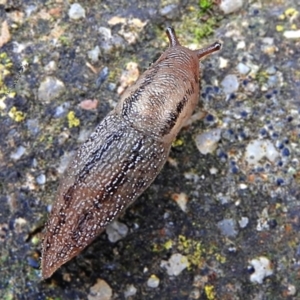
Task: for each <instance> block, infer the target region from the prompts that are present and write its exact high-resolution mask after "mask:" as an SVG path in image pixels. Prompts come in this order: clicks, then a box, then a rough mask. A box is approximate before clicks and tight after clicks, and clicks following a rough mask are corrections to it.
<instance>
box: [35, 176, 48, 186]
mask: <svg viewBox="0 0 300 300" xmlns="http://www.w3.org/2000/svg"><path fill="white" fill-rule="evenodd" d="M36 182H37V183H38V184H39V185H43V184H45V183H46V176H45V174H40V175H39V176H38V177H37V178H36Z"/></svg>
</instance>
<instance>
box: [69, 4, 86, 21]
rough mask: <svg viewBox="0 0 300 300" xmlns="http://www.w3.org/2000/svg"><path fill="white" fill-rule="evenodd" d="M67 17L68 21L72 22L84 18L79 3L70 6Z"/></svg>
mask: <svg viewBox="0 0 300 300" xmlns="http://www.w3.org/2000/svg"><path fill="white" fill-rule="evenodd" d="M68 15H69V17H70V19H73V20H78V19H81V18H85V9H84V8H83V7H82V6H81V5H80V4H79V3H73V4H72V5H71V6H70V9H69V12H68Z"/></svg>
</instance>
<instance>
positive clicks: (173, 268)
mask: <svg viewBox="0 0 300 300" xmlns="http://www.w3.org/2000/svg"><path fill="white" fill-rule="evenodd" d="M188 265H189V262H188V259H187V257H186V256H184V255H182V254H180V253H175V254H173V255H172V256H171V257H170V259H169V260H168V261H165V260H162V261H161V264H160V266H161V267H162V268H164V269H166V270H167V273H168V275H169V276H178V275H179V274H180V273H181V272H182V271H183V270H184V269H186V268H187V267H188Z"/></svg>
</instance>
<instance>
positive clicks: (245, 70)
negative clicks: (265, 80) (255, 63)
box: [236, 62, 251, 75]
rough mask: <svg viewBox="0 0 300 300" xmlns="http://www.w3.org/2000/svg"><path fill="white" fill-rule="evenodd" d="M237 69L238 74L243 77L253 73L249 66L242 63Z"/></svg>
mask: <svg viewBox="0 0 300 300" xmlns="http://www.w3.org/2000/svg"><path fill="white" fill-rule="evenodd" d="M236 68H237V70H238V72H239V73H240V74H242V75H247V74H248V73H249V72H250V71H251V69H250V68H249V67H248V66H247V65H245V64H243V63H241V62H240V63H239V64H238V65H237V67H236Z"/></svg>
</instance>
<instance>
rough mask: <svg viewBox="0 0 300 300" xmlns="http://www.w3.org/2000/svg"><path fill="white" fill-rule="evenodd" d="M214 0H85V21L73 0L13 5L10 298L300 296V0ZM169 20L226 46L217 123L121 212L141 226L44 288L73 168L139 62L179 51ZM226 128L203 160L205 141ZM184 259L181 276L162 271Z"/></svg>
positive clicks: (196, 43) (200, 128)
mask: <svg viewBox="0 0 300 300" xmlns="http://www.w3.org/2000/svg"><path fill="white" fill-rule="evenodd" d="M214 2H216V3H215V4H212V3H211V4H210V5H209V4H207V3H209V1H189V0H187V1H184V2H183V3H182V2H181V1H161V2H159V1H156V0H154V1H138V0H135V1H122V0H118V1H98V0H96V1H80V2H78V3H79V4H80V5H81V7H82V8H83V9H84V13H82V10H81V13H80V14H79V17H78V18H77V16H78V15H76V14H75V15H76V18H70V17H69V13H70V12H69V11H70V5H68V4H67V2H63V1H59V0H56V1H48V2H44V1H31V2H30V3H29V2H27V1H13V2H12V1H5V0H4V1H0V26H1V31H0V45H1V47H0V128H1V130H0V143H1V144H0V178H1V184H0V204H1V210H0V270H1V275H0V299H5V300H10V299H17V300H18V299H49V300H50V299H101V298H99V297H100V296H101V295H104V296H103V297H110V298H111V299H125V297H126V299H174V300H175V299H177V300H181V299H209V300H213V299H241V300H244V299H246V300H247V299H249V300H250V299H299V293H300V284H299V282H300V281H299V276H300V275H299V274H300V236H299V229H300V197H299V196H300V188H299V181H300V163H299V154H300V96H299V95H300V72H299V62H300V51H299V45H300V31H299V30H300V16H299V14H300V5H299V1H296V0H290V1H281V0H275V1H267V0H265V1H261V2H251V3H248V2H247V1H244V5H243V7H242V9H240V10H239V11H235V12H233V13H231V14H229V15H223V13H222V12H221V10H220V9H219V7H218V5H217V2H218V1H214ZM206 4H207V5H206ZM72 14H74V12H72ZM168 25H172V26H173V27H174V28H175V29H176V31H177V35H178V38H179V40H180V41H181V43H182V44H183V45H185V46H188V47H191V48H193V47H194V48H199V47H201V46H203V45H207V44H209V43H211V42H213V41H215V40H220V41H222V43H223V48H222V50H221V51H220V52H219V53H218V54H215V55H213V56H211V57H210V58H208V59H206V60H205V61H203V62H202V63H201V64H202V67H203V77H202V92H201V95H200V96H199V108H198V109H199V110H200V107H201V108H202V110H203V111H205V113H202V114H198V115H204V116H205V117H204V118H203V119H201V120H199V118H198V119H197V118H194V119H193V120H194V121H193V122H192V124H191V125H189V126H188V127H187V128H185V129H184V130H182V131H181V133H180V135H179V136H178V138H177V140H176V141H175V142H174V147H173V148H172V150H171V153H170V158H169V160H168V163H167V164H166V165H165V167H164V169H163V171H162V172H161V174H160V175H159V176H158V177H157V179H156V180H155V182H154V183H153V184H152V185H151V187H150V188H149V189H148V190H147V191H146V192H145V193H144V194H143V195H142V196H141V197H140V198H139V199H138V200H137V201H136V202H135V203H134V204H133V205H132V206H130V207H129V208H128V209H127V211H126V212H125V214H124V215H123V216H121V218H120V221H121V222H122V223H123V224H125V225H126V226H127V227H128V233H127V235H126V236H125V237H123V238H122V239H121V240H119V241H117V242H116V243H112V242H110V241H109V239H108V237H107V235H106V233H103V234H102V235H101V236H99V237H98V238H97V239H96V240H95V241H94V242H93V244H92V245H90V246H89V247H88V248H86V249H85V250H84V251H83V252H82V253H81V254H80V255H79V256H77V257H76V258H75V259H73V260H72V261H70V262H68V263H67V264H66V265H64V266H63V267H61V268H60V269H59V270H58V271H57V272H56V273H55V274H54V276H53V277H52V278H50V279H48V280H47V281H41V274H40V269H39V263H40V251H41V241H42V237H43V229H44V224H45V222H46V220H47V216H48V213H49V211H50V209H51V204H52V203H53V201H54V197H55V193H56V189H57V186H58V182H59V178H60V177H61V176H63V175H62V173H63V170H64V168H65V166H66V164H67V161H68V159H69V157H70V155H71V154H72V153H73V152H74V150H75V149H76V148H77V147H78V145H79V144H80V143H82V142H83V141H84V140H85V139H86V138H87V137H88V134H89V133H90V132H91V130H92V129H93V128H94V127H95V126H96V125H97V124H98V123H99V121H100V120H101V119H102V118H103V117H104V116H105V115H106V114H107V113H108V112H109V111H110V110H111V109H112V108H113V107H114V106H115V104H116V103H117V101H118V98H119V95H118V87H120V86H124V82H122V79H121V78H122V74H124V71H126V65H127V64H128V63H129V62H134V63H137V64H138V67H139V71H140V73H141V72H143V70H145V69H146V68H147V67H148V66H149V64H150V63H151V62H153V61H154V60H155V59H156V58H157V57H158V55H159V54H160V53H161V52H162V51H163V50H164V49H165V48H166V47H167V39H166V36H165V33H164V29H165V28H166V26H168ZM91 51H92V52H91ZM135 75H136V74H135ZM229 75H230V76H229ZM228 78H229V81H228ZM224 79H226V80H224ZM127 80H128V79H127ZM128 82H130V80H128ZM45 83H47V84H45ZM126 84H127V83H126ZM88 100H89V101H88ZM91 100H93V101H91ZM85 103H96V105H93V106H89V105H86V104H85ZM200 103H201V104H200ZM215 129H218V130H221V135H220V138H218V139H217V141H216V142H215V143H216V145H215V146H214V147H211V149H212V150H211V151H208V153H207V154H202V153H201V152H199V150H198V149H197V147H196V144H195V139H196V140H197V136H199V135H200V134H201V133H203V132H207V133H209V132H210V131H211V132H213V130H215ZM253 145H254V146H253ZM202 147H203V145H202ZM253 153H254V154H253ZM262 154H263V155H262ZM251 155H255V156H256V155H257V157H251ZM180 194H184V195H185V209H184V210H182V209H181V208H180V207H179V205H178V204H177V202H176V199H177V198H178V197H176V195H180ZM177 254H178V255H177ZM179 254H180V255H179ZM173 255H176V257H184V261H182V262H180V261H179V262H178V261H176V264H180V263H184V264H185V265H186V267H185V268H183V269H182V271H181V272H180V273H179V274H178V275H177V273H176V276H174V275H169V274H174V273H172V272H171V271H170V272H167V270H169V269H168V268H169V267H170V265H168V268H167V269H166V268H165V267H162V262H168V263H169V264H170V258H171V257H172V256H173ZM187 262H188V263H187ZM262 262H263V264H262ZM264 266H267V268H268V270H267V271H266V270H265V269H264V268H265V267H264ZM176 267H178V266H176ZM255 267H256V270H255ZM178 269H180V266H179V268H178ZM261 270H262V271H261ZM253 274H254V275H255V277H254V276H253ZM251 276H252V277H251ZM149 278H152V279H153V278H154V279H155V280H154V282H155V284H152V283H151V284H149ZM257 278H258V279H257ZM99 282H100V283H101V285H100V284H99ZM101 286H104V287H105V290H106V291H108V292H106V293H104V292H103V291H102V292H103V293H102V292H101V291H100V287H101ZM111 295H112V296H111ZM97 297H98V298H97Z"/></svg>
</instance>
